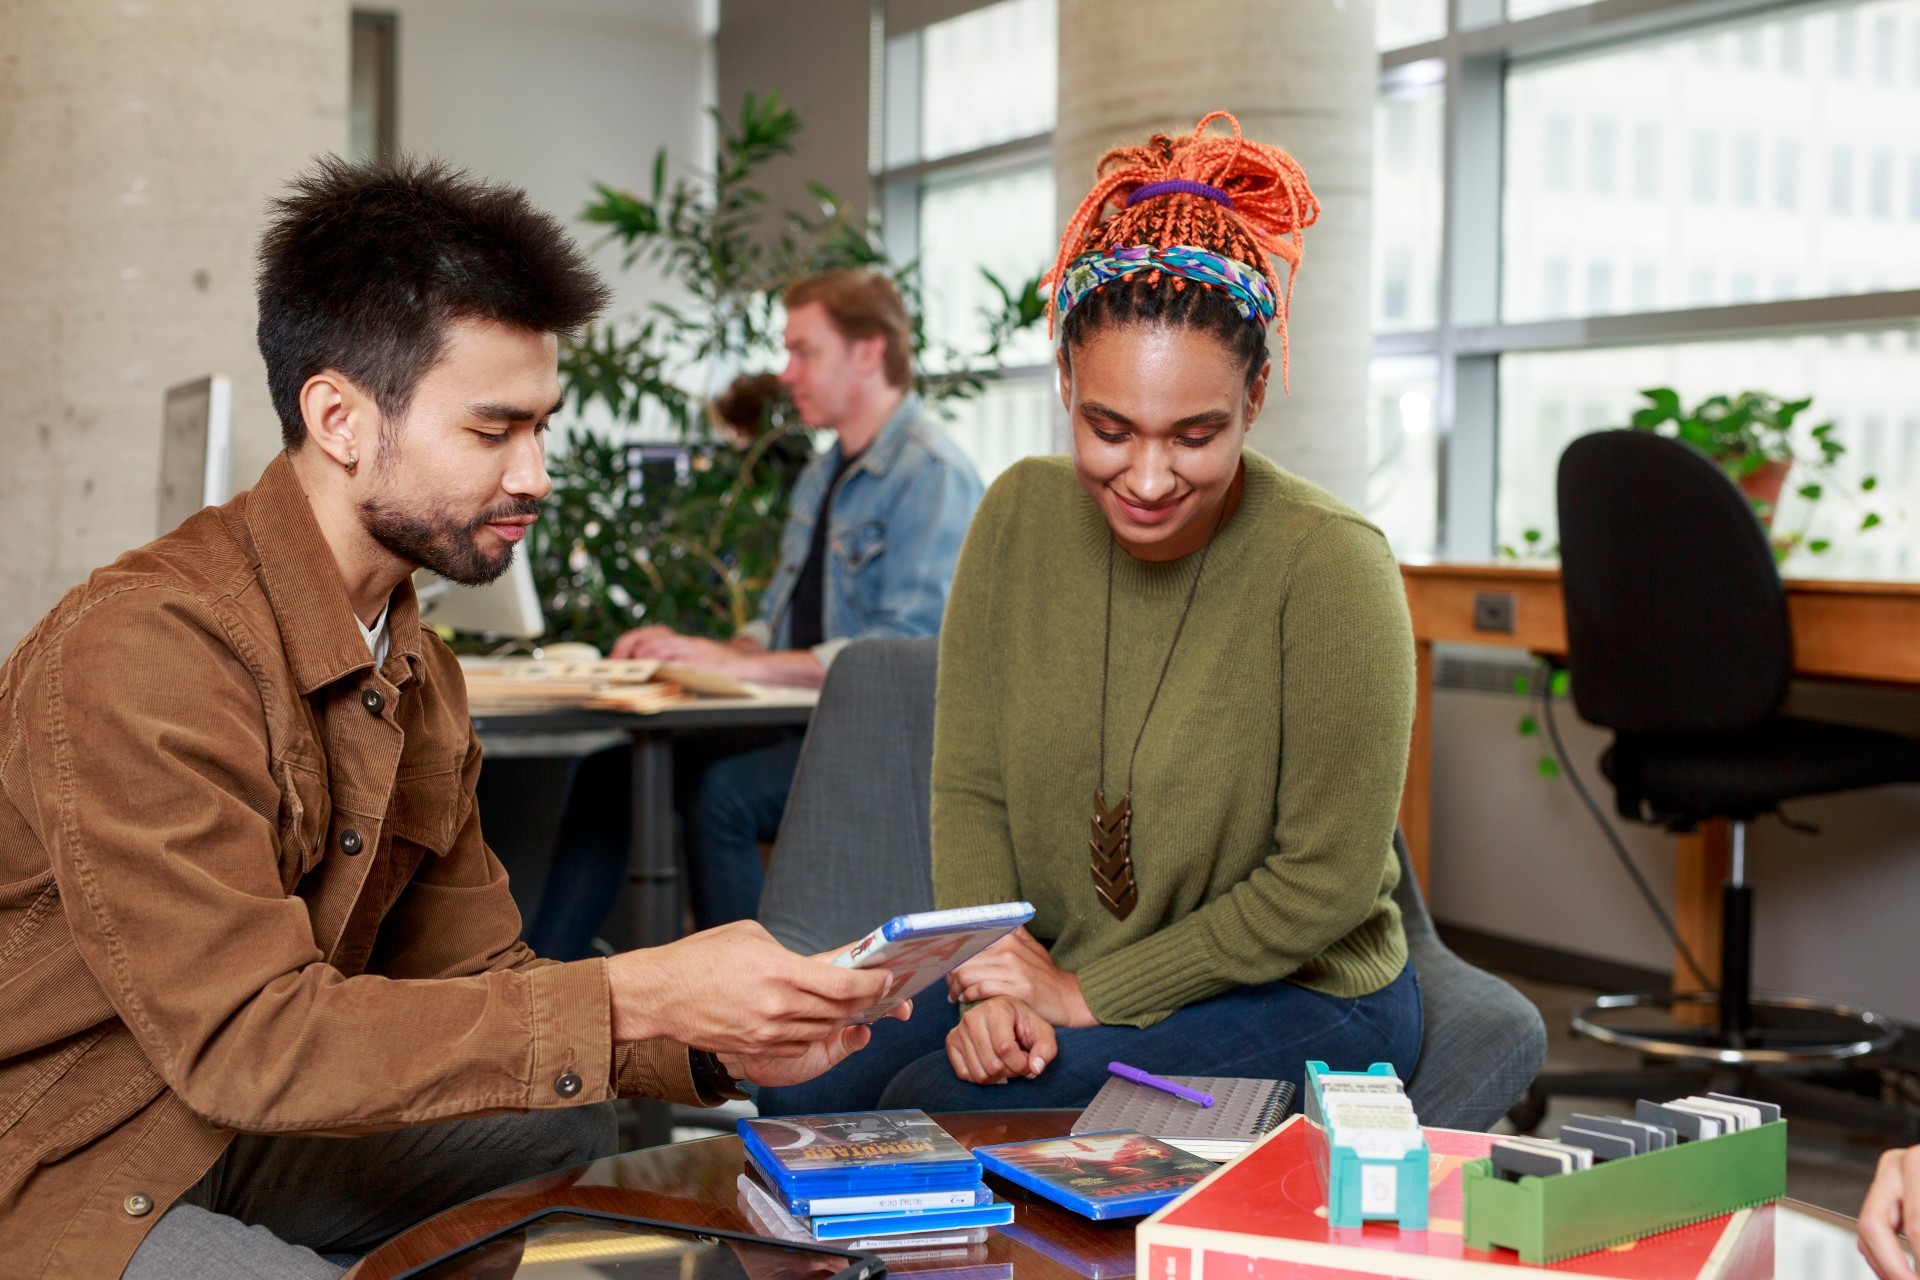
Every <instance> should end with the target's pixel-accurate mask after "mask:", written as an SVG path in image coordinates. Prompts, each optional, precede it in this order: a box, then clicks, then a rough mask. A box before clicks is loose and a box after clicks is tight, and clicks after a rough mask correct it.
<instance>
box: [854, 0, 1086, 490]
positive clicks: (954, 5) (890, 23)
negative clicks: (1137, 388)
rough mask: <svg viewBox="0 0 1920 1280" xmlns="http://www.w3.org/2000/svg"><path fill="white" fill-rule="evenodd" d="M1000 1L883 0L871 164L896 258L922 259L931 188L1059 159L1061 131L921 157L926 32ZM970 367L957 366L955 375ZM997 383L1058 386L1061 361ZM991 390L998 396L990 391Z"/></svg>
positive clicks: (883, 235) (999, 373)
mask: <svg viewBox="0 0 1920 1280" xmlns="http://www.w3.org/2000/svg"><path fill="white" fill-rule="evenodd" d="M996 3H999V0H936V2H935V3H928V2H927V0H917V2H915V0H907V2H906V3H902V0H876V3H875V7H874V14H875V16H874V22H873V53H872V62H873V68H874V70H873V75H874V81H875V85H874V88H875V93H874V99H875V101H876V102H877V103H878V104H879V107H878V109H877V111H876V114H875V118H874V120H873V126H874V127H873V129H872V131H871V136H872V138H873V142H872V145H871V147H870V155H869V163H868V169H869V171H870V177H871V180H872V183H873V205H872V207H873V208H875V209H877V210H879V212H880V242H881V244H882V245H883V246H884V247H885V249H886V251H887V255H888V256H889V257H890V258H892V259H893V260H894V261H895V262H902V263H904V262H914V261H918V260H919V258H920V256H921V252H920V249H921V243H920V205H921V197H922V194H923V192H924V190H925V188H926V186H927V185H929V184H930V183H936V182H940V181H945V180H965V179H969V178H985V177H991V176H992V175H994V174H997V173H1006V172H1011V171H1014V170H1018V169H1025V168H1030V167H1033V166H1035V165H1040V164H1048V165H1051V163H1052V161H1053V130H1052V129H1048V130H1046V131H1044V132H1041V133H1034V134H1029V135H1026V136H1025V137H1019V138H1009V139H1005V140H1003V141H1000V142H996V143H991V144H989V145H987V146H984V147H976V148H973V149H971V150H967V151H961V152H956V153H954V154H952V155H944V156H941V157H939V158H938V159H933V160H924V159H921V158H920V157H919V155H918V137H919V133H920V128H919V124H920V101H921V79H920V78H921V72H922V68H921V59H920V47H921V46H920V36H921V33H922V32H923V31H924V30H925V29H926V28H927V27H929V26H932V25H934V24H935V23H937V22H942V21H945V20H947V19H950V18H957V17H960V16H962V15H964V14H967V13H971V12H973V11H975V10H978V9H985V8H989V7H991V6H992V5H994V4H996ZM900 133H910V134H911V135H912V136H913V137H914V138H915V140H916V141H915V146H914V148H913V151H912V152H911V153H907V152H904V151H903V149H902V148H901V147H900V146H899V145H898V144H897V143H896V138H897V137H898V135H899V134H900ZM965 372H968V371H967V370H956V371H954V374H955V375H957V374H961V373H965ZM994 373H995V381H996V382H998V383H1003V384H1020V383H1028V384H1030V383H1034V382H1040V381H1045V382H1046V383H1048V384H1049V385H1051V383H1052V380H1053V377H1054V367H1053V362H1052V361H1050V360H1048V361H1042V362H1039V363H1034V364H1019V365H1002V366H1000V367H999V368H998V369H997V370H995V371H994ZM988 394H991V392H989V393H988ZM1052 448H1053V449H1054V451H1056V452H1060V451H1064V449H1065V448H1066V434H1065V425H1064V420H1063V418H1062V417H1061V415H1060V414H1058V413H1056V414H1055V422H1054V430H1053V440H1052Z"/></svg>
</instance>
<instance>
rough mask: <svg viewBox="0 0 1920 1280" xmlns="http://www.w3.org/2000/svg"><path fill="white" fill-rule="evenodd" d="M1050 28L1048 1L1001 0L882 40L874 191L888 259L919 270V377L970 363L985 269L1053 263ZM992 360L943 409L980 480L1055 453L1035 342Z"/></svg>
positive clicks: (1044, 349)
mask: <svg viewBox="0 0 1920 1280" xmlns="http://www.w3.org/2000/svg"><path fill="white" fill-rule="evenodd" d="M1057 28H1058V20H1057V16H1056V12H1055V5H1054V0H999V3H993V4H986V5H982V6H979V7H976V8H973V9H970V10H968V11H966V12H962V13H960V14H958V15H956V16H954V17H950V18H947V19H945V20H943V21H940V22H935V23H932V24H930V25H927V26H923V27H918V28H913V29H909V30H889V31H888V32H887V33H886V35H885V40H884V45H883V47H882V54H881V59H880V61H881V66H882V76H883V80H884V85H883V88H882V92H881V95H880V100H881V102H882V119H881V129H880V137H881V145H880V151H879V155H878V156H876V157H875V159H876V161H877V164H876V167H875V172H874V182H875V186H876V188H877V195H878V204H879V207H880V209H881V231H882V234H883V236H884V237H885V240H886V244H887V249H888V252H889V254H890V255H891V256H892V257H893V258H894V260H895V261H900V262H908V261H915V262H918V263H919V265H920V285H921V290H922V295H923V301H924V306H925V312H924V314H925V323H926V332H927V337H928V341H929V348H928V360H927V364H928V369H929V371H930V372H933V373H948V374H951V373H958V372H961V371H963V370H965V369H966V368H968V367H969V366H971V365H972V364H974V363H975V362H977V360H978V359H979V356H980V353H981V352H982V351H983V349H984V347H985V345H986V342H987V327H986V322H985V320H984V319H983V316H982V312H983V310H985V309H987V308H989V307H997V297H996V295H995V292H994V288H993V286H992V284H991V283H989V281H988V280H987V278H986V277H985V276H983V275H982V274H981V271H982V269H983V268H984V269H985V270H987V271H990V272H992V273H993V275H994V276H995V277H996V278H997V279H999V280H1000V281H1001V282H1003V283H1004V284H1005V285H1006V286H1007V287H1009V288H1012V287H1015V286H1018V285H1019V284H1021V283H1023V282H1025V281H1028V280H1030V279H1032V278H1033V277H1034V276H1035V275H1037V274H1038V273H1039V272H1041V271H1042V270H1044V269H1045V268H1046V267H1047V266H1049V265H1051V263H1052V261H1053V253H1054V249H1055V247H1056V239H1055V235H1056V228H1055V226H1054V180H1053V161H1052V150H1053V148H1052V141H1053V140H1052V132H1053V125H1054V115H1055V109H1056V100H1057V96H1058V66H1059V58H1058V35H1057ZM1001 359H1002V362H1003V363H1004V365H1005V366H1006V368H1005V369H1004V371H1003V376H1002V377H1001V378H999V379H998V380H996V381H994V382H991V383H989V384H988V389H987V391H986V393H985V394H984V395H982V396H980V397H978V398H977V399H973V400H968V401H964V402H955V401H948V402H946V403H945V405H944V406H943V407H944V411H945V412H947V413H948V414H949V416H950V420H949V422H948V429H949V430H950V431H951V432H952V434H953V437H954V440H955V442H956V443H957V444H959V446H960V447H961V448H962V449H964V450H965V451H966V452H967V454H968V456H969V457H970V458H971V459H972V460H973V462H974V465H975V466H976V467H977V468H978V469H979V471H980V474H981V478H982V479H984V480H986V481H988V482H989V483H991V482H992V480H993V478H994V477H995V476H997V475H998V474H999V473H1000V472H1001V471H1003V470H1005V469H1006V468H1007V467H1008V466H1011V465H1012V464H1013V463H1014V462H1017V461H1018V460H1019V459H1020V458H1022V457H1026V456H1029V455H1031V454H1038V453H1051V452H1054V451H1055V447H1056V434H1057V433H1056V426H1055V422H1054V415H1053V412H1052V409H1051V408H1050V405H1051V404H1052V403H1053V402H1054V396H1053V376H1052V358H1051V354H1050V351H1049V348H1048V344H1047V341H1046V336H1045V334H1044V333H1037V332H1029V333H1027V334H1024V335H1022V336H1021V337H1020V338H1019V339H1017V340H1016V341H1015V342H1014V344H1013V345H1012V346H1011V347H1010V348H1009V349H1008V350H1006V351H1004V352H1002V353H1001Z"/></svg>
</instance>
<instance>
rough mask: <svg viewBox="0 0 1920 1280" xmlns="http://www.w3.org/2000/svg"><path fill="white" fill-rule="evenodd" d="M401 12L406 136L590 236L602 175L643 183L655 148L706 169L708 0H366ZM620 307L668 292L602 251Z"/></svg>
mask: <svg viewBox="0 0 1920 1280" xmlns="http://www.w3.org/2000/svg"><path fill="white" fill-rule="evenodd" d="M367 7H369V8H378V9H385V10H388V11H391V12H393V13H395V14H397V15H398V17H399V50H400V52H399V70H398V76H397V79H398V82H399V84H398V89H399V109H398V118H399V120H398V122H399V129H398V137H399V143H400V146H401V147H402V148H403V149H405V150H407V151H412V152H418V153H424V154H430V155H437V156H440V157H443V158H445V159H447V160H450V161H452V162H454V163H455V164H458V165H460V166H462V167H463V168H467V169H471V170H473V171H474V172H476V173H478V174H483V175H486V176H488V177H491V178H495V179H498V180H500V181H503V182H510V183H512V184H514V185H516V186H519V187H524V188H525V189H526V191H527V193H528V195H529V196H531V197H532V199H533V201H534V203H535V204H537V205H539V206H540V207H541V208H543V209H545V210H547V211H548V212H549V213H552V214H554V215H555V216H557V217H559V218H560V219H561V220H562V221H563V222H565V223H567V225H568V226H569V227H570V228H572V229H573V230H574V231H575V233H576V234H577V235H578V236H579V237H580V239H581V243H582V244H583V246H588V247H591V246H592V245H593V244H594V243H595V242H596V241H597V240H598V239H599V238H600V233H599V232H598V231H597V230H595V229H591V228H588V227H586V226H584V225H582V224H581V223H580V222H579V221H578V218H579V214H580V210H581V209H582V208H583V207H584V206H585V205H586V204H587V203H588V201H590V200H591V199H593V186H592V184H593V183H594V182H604V183H607V184H609V185H611V186H615V187H623V188H628V189H631V190H633V191H635V192H636V193H639V194H645V193H646V190H647V184H648V182H649V181H650V175H651V173H652V166H653V156H654V152H655V151H656V150H658V149H659V148H660V147H662V146H664V147H666V148H667V150H668V157H669V173H670V174H671V173H672V172H675V171H679V172H687V171H689V170H691V169H693V168H696V167H699V168H704V167H707V166H708V164H709V161H710V157H709V152H710V150H711V147H712V143H711V140H710V136H711V130H710V127H709V125H708V124H707V122H706V119H705V116H704V111H705V108H706V106H707V104H708V103H709V102H711V101H712V96H713V95H712V89H711V84H712V58H711V53H710V50H711V42H710V40H709V33H708V31H707V30H706V26H707V23H708V22H709V21H711V18H710V17H708V16H704V15H703V9H705V8H706V6H703V5H702V3H701V0H368V6H367ZM595 261H596V263H597V264H598V265H599V267H600V270H601V272H602V273H603V274H604V275H605V276H606V278H607V279H608V280H609V281H610V282H612V283H613V284H614V286H615V289H616V294H615V301H614V304H613V308H612V311H611V313H610V314H612V315H614V316H620V315H624V314H628V313H631V312H634V311H637V310H638V309H640V308H641V307H642V306H644V305H645V304H646V303H647V302H649V301H651V300H652V299H654V298H658V297H661V296H663V291H662V290H661V288H660V287H659V285H658V284H657V283H656V282H654V281H653V280H652V279H651V278H650V277H649V276H648V275H647V274H646V273H645V272H644V271H636V272H632V273H623V272H622V271H621V269H620V254H619V252H618V251H617V249H615V248H613V247H611V246H609V247H604V248H601V249H599V250H597V251H596V252H595Z"/></svg>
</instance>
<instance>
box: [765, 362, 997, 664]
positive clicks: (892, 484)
mask: <svg viewBox="0 0 1920 1280" xmlns="http://www.w3.org/2000/svg"><path fill="white" fill-rule="evenodd" d="M839 462H840V445H839V444H838V443H837V442H836V443H835V444H834V446H833V447H832V448H831V449H828V450H827V451H826V452H825V453H823V454H821V455H820V456H819V457H817V458H815V459H814V460H813V461H812V462H810V463H808V464H807V469H806V470H805V471H803V472H801V473H800V478H799V480H797V481H796V482H795V483H794V486H793V498H792V502H791V504H790V505H789V508H788V515H787V527H786V529H785V531H784V532H782V533H781V535H780V565H779V567H778V568H777V569H775V570H774V573H773V580H772V581H771V582H770V583H769V584H768V585H767V592H766V594H765V595H764V596H762V597H761V600H760V616H759V617H758V618H757V619H755V620H754V621H753V622H752V623H751V624H749V625H748V626H747V628H746V629H745V631H744V632H743V634H745V635H749V636H751V637H753V638H754V639H755V640H758V641H759V642H760V643H761V644H764V645H766V646H767V647H768V648H771V649H786V648H790V647H792V641H791V636H792V624H793V619H792V617H791V614H790V611H789V609H788V606H789V605H790V604H791V603H792V601H793V588H794V584H795V582H796V581H797V580H798V579H799V577H800V569H801V566H802V565H804V564H805V563H806V559H807V549H808V547H809V546H810V544H811V543H812V541H813V523H814V521H815V520H816V519H817V518H818V517H819V513H820V507H821V504H822V503H823V502H824V501H825V499H826V496H827V483H828V481H830V480H831V479H832V478H833V473H834V469H835V468H836V467H837V466H838V465H839ZM980 492H981V485H980V477H979V475H978V473H976V472H975V471H974V469H973V464H972V463H971V462H969V461H967V458H966V455H965V454H963V453H961V452H960V450H959V448H958V447H957V446H956V445H955V444H954V443H953V441H952V439H951V438H950V437H948V435H947V433H946V432H945V431H943V430H941V429H940V427H939V426H938V425H937V424H936V423H935V422H934V421H933V420H932V418H930V417H929V416H927V415H926V414H925V413H923V412H922V411H921V407H920V397H919V396H917V395H914V394H912V393H908V395H907V397H906V399H905V400H903V401H901V403H900V407H899V408H898V409H897V410H895V411H894V414H893V416H892V417H891V418H889V419H887V424H886V426H884V427H882V428H881V429H880V434H879V435H878V436H876V437H875V438H874V441H873V443H872V444H871V445H869V446H867V449H866V451H865V452H864V453H863V454H861V456H860V460H859V461H858V462H856V463H854V464H853V466H852V468H850V469H849V470H848V471H847V474H846V475H845V476H844V477H843V478H842V479H841V481H840V488H839V490H838V492H836V493H835V495H834V499H833V524H832V527H831V528H830V529H829V530H828V536H827V563H826V566H825V568H826V572H825V575H824V579H823V583H822V595H821V606H822V608H821V618H822V622H823V623H824V624H825V628H826V634H827V638H826V641H825V643H823V644H820V645H818V646H816V647H815V648H814V650H813V652H814V655H815V656H816V657H818V658H819V659H820V664H821V665H822V666H830V665H832V663H833V659H834V658H835V657H836V656H837V655H838V654H839V652H840V650H841V649H843V648H845V647H846V646H847V644H848V643H849V642H850V641H854V640H861V639H865V638H867V637H869V636H931V635H937V634H938V633H939V631H940V615H941V614H942V613H943V612H945V610H946V607H947V588H948V587H949V586H951V585H952V583H953V567H954V564H955V562H956V561H958V560H959V558H960V543H961V540H962V539H963V538H964V537H965V536H966V532H967V524H968V522H969V521H971V520H972V519H973V509H974V508H975V507H976V506H978V505H979V504H980Z"/></svg>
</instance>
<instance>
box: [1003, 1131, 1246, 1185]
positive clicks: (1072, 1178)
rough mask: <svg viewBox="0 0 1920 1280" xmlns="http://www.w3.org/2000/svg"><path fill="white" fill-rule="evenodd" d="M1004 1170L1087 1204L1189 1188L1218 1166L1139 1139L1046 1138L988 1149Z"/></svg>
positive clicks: (1106, 1135)
mask: <svg viewBox="0 0 1920 1280" xmlns="http://www.w3.org/2000/svg"><path fill="white" fill-rule="evenodd" d="M991 1151H992V1154H993V1156H994V1157H995V1158H996V1159H997V1160H999V1161H1002V1162H1004V1163H1006V1164H1007V1165H1009V1166H1011V1167H1013V1168H1015V1169H1018V1170H1020V1171H1021V1172H1023V1173H1026V1174H1029V1175H1031V1176H1032V1177H1034V1178H1037V1179H1040V1180H1042V1181H1044V1182H1049V1183H1052V1184H1053V1185H1055V1186H1059V1187H1064V1188H1066V1189H1067V1190H1069V1191H1071V1192H1072V1193H1074V1194H1075V1195H1078V1196H1085V1197H1087V1198H1088V1199H1090V1200H1106V1199H1124V1198H1128V1197H1133V1196H1146V1195H1155V1194H1159V1193H1163V1192H1170V1191H1179V1190H1182V1189H1184V1188H1186V1187H1190V1186H1192V1185H1193V1184H1195V1183H1196V1182H1198V1181H1200V1179H1202V1178H1204V1177H1206V1176H1207V1175H1208V1174H1209V1173H1212V1172H1213V1171H1214V1169H1216V1168H1217V1167H1218V1166H1217V1165H1215V1164H1214V1163H1213V1162H1212V1161H1211V1160H1202V1159H1201V1158H1200V1157H1199V1156H1196V1155H1191V1154H1189V1153H1187V1152H1185V1151H1180V1150H1178V1149H1176V1148H1173V1147H1170V1146H1168V1145H1167V1144H1165V1143H1163V1142H1160V1141H1157V1140H1156V1139H1153V1138H1149V1137H1147V1136H1146V1135H1144V1134H1140V1133H1099V1134H1084V1135H1081V1136H1079V1137H1069V1138H1045V1139H1042V1140H1040V1141H1038V1142H1020V1143H1010V1144H1007V1145H1004V1146H997V1147H993V1148H991Z"/></svg>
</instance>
